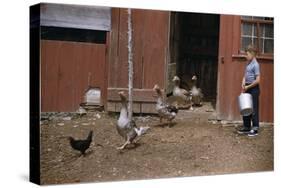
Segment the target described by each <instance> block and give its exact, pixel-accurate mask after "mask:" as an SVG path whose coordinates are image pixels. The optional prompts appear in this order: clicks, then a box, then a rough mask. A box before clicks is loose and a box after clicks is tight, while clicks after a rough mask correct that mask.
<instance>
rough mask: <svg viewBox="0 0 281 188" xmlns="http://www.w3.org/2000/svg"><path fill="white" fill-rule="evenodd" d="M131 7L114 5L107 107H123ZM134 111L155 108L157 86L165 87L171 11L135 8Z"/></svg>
mask: <svg viewBox="0 0 281 188" xmlns="http://www.w3.org/2000/svg"><path fill="white" fill-rule="evenodd" d="M127 18H128V14H127V9H112V21H111V23H112V30H111V50H110V56H109V58H110V59H109V75H108V76H109V82H108V103H107V110H109V111H119V110H120V103H119V102H120V101H119V96H118V91H120V90H125V91H127V88H128V61H127V57H128V49H127V40H128V39H127ZM132 23H133V63H134V82H133V84H134V86H133V87H134V90H133V100H134V104H133V111H134V112H135V113H140V112H141V113H153V112H155V104H154V102H155V98H154V97H153V90H152V88H153V86H154V84H158V85H159V86H160V87H161V88H164V87H165V77H166V73H165V71H166V63H167V58H166V56H167V46H168V25H169V12H165V11H151V10H135V9H134V10H132Z"/></svg>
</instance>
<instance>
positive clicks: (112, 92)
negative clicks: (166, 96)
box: [107, 88, 156, 103]
mask: <svg viewBox="0 0 281 188" xmlns="http://www.w3.org/2000/svg"><path fill="white" fill-rule="evenodd" d="M120 91H125V93H127V92H128V88H108V89H107V94H108V95H107V100H108V101H120V97H119V95H118V92H120ZM126 95H127V94H126ZM155 96H156V93H155V92H154V91H153V90H152V89H133V100H134V102H150V103H155V102H156V97H155Z"/></svg>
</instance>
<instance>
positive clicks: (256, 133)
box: [248, 130, 258, 137]
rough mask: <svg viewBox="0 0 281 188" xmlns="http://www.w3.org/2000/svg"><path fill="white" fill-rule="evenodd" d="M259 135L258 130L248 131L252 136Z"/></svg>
mask: <svg viewBox="0 0 281 188" xmlns="http://www.w3.org/2000/svg"><path fill="white" fill-rule="evenodd" d="M257 135H258V131H257V130H251V131H250V132H249V133H248V136H250V137H253V136H257Z"/></svg>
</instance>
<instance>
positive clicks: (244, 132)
mask: <svg viewBox="0 0 281 188" xmlns="http://www.w3.org/2000/svg"><path fill="white" fill-rule="evenodd" d="M250 131H251V129H247V128H245V127H244V128H242V129H239V130H238V131H237V133H238V134H249V133H250Z"/></svg>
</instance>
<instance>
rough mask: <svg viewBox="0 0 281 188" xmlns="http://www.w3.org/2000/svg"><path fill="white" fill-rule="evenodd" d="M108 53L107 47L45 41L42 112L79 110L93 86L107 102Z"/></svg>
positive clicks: (42, 48) (42, 72)
mask: <svg viewBox="0 0 281 188" xmlns="http://www.w3.org/2000/svg"><path fill="white" fill-rule="evenodd" d="M105 53H106V45H105V44H94V43H83V42H69V41H56V40H41V111H42V112H71V111H76V110H77V109H78V107H79V105H80V103H82V102H83V97H84V95H85V92H86V90H87V89H88V87H89V86H90V87H98V88H100V89H101V98H102V99H104V96H105V91H106V90H105V88H106V81H105V80H106V77H105V61H106V58H105V56H106V55H105ZM101 101H102V104H103V102H104V101H103V100H101ZM102 104H101V105H102Z"/></svg>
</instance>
